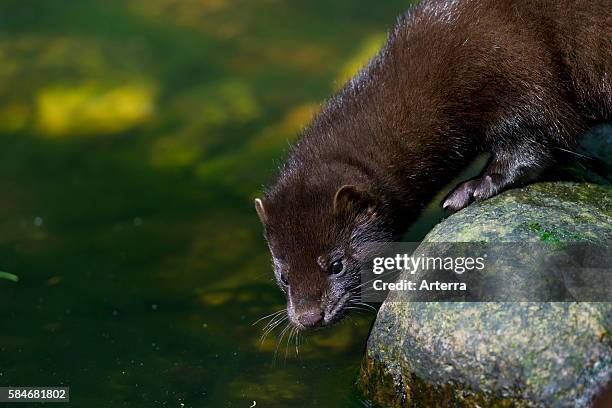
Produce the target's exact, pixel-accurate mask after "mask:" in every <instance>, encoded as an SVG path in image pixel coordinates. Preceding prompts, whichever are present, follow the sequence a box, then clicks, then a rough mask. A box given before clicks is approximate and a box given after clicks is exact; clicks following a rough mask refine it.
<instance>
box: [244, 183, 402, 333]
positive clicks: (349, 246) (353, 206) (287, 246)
mask: <svg viewBox="0 0 612 408" xmlns="http://www.w3.org/2000/svg"><path fill="white" fill-rule="evenodd" d="M255 208H256V210H257V213H258V215H259V218H260V220H261V222H262V223H263V225H264V228H265V237H266V240H267V242H268V246H269V248H270V252H271V253H272V259H273V268H274V273H275V276H276V281H277V282H278V285H279V286H280V288H281V290H282V291H283V292H284V293H285V295H286V297H287V313H288V316H289V320H290V321H291V323H292V324H293V325H295V326H296V327H297V328H298V329H309V328H315V327H321V326H326V325H330V324H332V323H334V322H336V321H338V320H339V319H340V318H342V317H343V316H344V314H345V313H346V312H347V311H348V310H350V308H351V305H353V306H355V302H357V301H358V298H359V282H360V267H361V264H360V261H359V260H360V259H363V253H364V252H365V251H366V247H367V243H368V242H375V241H388V240H391V239H392V235H391V234H390V233H389V231H390V229H389V227H388V225H389V223H388V222H386V217H385V216H384V206H383V205H382V203H381V202H380V200H379V199H377V197H376V196H375V195H374V194H372V193H371V192H369V191H367V189H365V188H363V187H359V186H355V185H346V184H344V185H342V184H338V186H336V187H333V188H332V187H330V186H329V185H325V183H320V184H318V186H317V185H310V186H307V185H306V184H305V183H303V182H300V181H295V180H294V181H293V182H289V183H283V185H282V186H278V185H277V186H276V187H275V188H273V189H272V190H271V191H270V192H269V193H268V194H267V195H266V197H264V198H262V199H256V200H255Z"/></svg>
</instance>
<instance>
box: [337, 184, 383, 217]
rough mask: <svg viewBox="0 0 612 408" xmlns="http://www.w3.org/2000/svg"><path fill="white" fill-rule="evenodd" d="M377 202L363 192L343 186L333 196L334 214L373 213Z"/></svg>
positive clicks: (351, 186) (353, 187)
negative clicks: (351, 212) (350, 212)
mask: <svg viewBox="0 0 612 408" xmlns="http://www.w3.org/2000/svg"><path fill="white" fill-rule="evenodd" d="M377 204H378V201H377V200H376V198H375V197H374V196H372V195H371V194H370V193H368V192H367V191H365V190H362V189H360V188H359V187H355V186H353V185H344V186H342V187H340V188H339V189H338V191H336V194H335V195H334V212H335V213H337V212H341V211H343V210H344V211H346V210H348V211H363V210H367V211H368V213H374V212H375V210H376V206H377Z"/></svg>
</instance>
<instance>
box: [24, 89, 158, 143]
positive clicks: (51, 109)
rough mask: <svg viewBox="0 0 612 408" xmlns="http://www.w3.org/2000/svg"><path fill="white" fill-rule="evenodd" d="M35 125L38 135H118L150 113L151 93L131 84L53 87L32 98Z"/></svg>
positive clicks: (140, 121) (146, 117)
mask: <svg viewBox="0 0 612 408" xmlns="http://www.w3.org/2000/svg"><path fill="white" fill-rule="evenodd" d="M36 110H37V118H36V119H37V125H38V128H39V131H40V132H41V133H42V134H46V135H51V136H67V135H71V134H105V133H119V132H122V131H125V130H127V129H129V128H131V127H133V126H135V125H138V124H141V123H143V122H145V121H146V120H147V119H149V118H150V117H151V116H152V115H153V114H154V113H155V109H154V89H153V87H151V86H149V85H144V84H132V85H120V86H109V87H106V86H102V85H99V84H85V85H79V86H73V87H68V86H53V87H49V88H44V89H42V90H40V92H39V93H38V95H37V96H36Z"/></svg>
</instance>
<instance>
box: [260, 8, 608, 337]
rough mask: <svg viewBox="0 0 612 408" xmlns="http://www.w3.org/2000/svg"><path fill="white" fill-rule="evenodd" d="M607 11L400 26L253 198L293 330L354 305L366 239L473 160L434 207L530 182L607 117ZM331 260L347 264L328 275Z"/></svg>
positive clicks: (458, 204) (429, 14)
mask: <svg viewBox="0 0 612 408" xmlns="http://www.w3.org/2000/svg"><path fill="white" fill-rule="evenodd" d="M611 10H612V7H611V4H610V0H588V1H587V0H557V1H553V0H550V1H543V0H529V1H527V0H524V1H518V0H460V1H429V0H426V1H425V2H423V3H421V4H420V5H418V6H416V7H414V8H412V9H411V10H409V11H408V13H406V14H405V15H404V16H403V17H402V18H400V20H399V22H398V24H397V26H396V28H395V29H394V30H393V31H392V32H391V33H390V35H389V38H388V41H387V43H386V45H385V46H384V47H383V48H382V50H381V51H380V53H379V54H378V55H377V56H376V57H375V58H373V59H372V61H371V62H370V64H369V65H368V66H367V67H366V68H364V70H362V72H361V73H360V74H359V75H357V76H356V77H355V78H354V79H353V80H351V81H350V82H349V83H348V84H346V86H345V87H344V88H343V89H342V90H341V91H340V92H339V93H338V94H337V95H336V96H335V97H333V98H332V99H331V100H330V101H329V102H328V103H327V104H326V106H325V107H324V108H323V110H322V111H321V113H319V115H318V116H317V117H316V118H315V119H314V121H313V122H312V124H311V125H310V126H309V127H308V128H307V129H306V130H305V131H304V132H303V135H302V136H301V138H300V139H299V141H298V142H297V143H296V145H295V146H294V148H293V149H292V152H291V154H290V155H289V158H288V160H287V162H286V163H285V165H284V166H283V167H282V169H281V173H280V176H279V177H278V180H277V181H276V183H275V184H274V185H273V186H272V187H271V188H270V189H269V190H268V191H267V193H266V195H265V197H264V198H263V199H262V200H260V201H258V203H257V209H258V213H259V215H260V218H261V219H262V221H263V222H264V225H265V229H266V237H267V240H268V243H269V246H270V249H271V251H272V254H273V258H274V265H275V272H276V275H277V277H278V279H279V282H281V278H282V279H283V280H285V281H286V282H287V283H288V285H286V284H283V283H280V285H281V287H282V288H283V290H285V291H286V293H287V297H288V312H289V316H290V318H291V321H292V322H293V323H294V324H295V325H296V326H297V327H299V328H304V327H313V326H318V325H325V324H327V323H330V322H332V321H334V320H336V319H337V318H338V317H339V316H341V315H342V311H343V310H345V309H346V307H347V305H350V304H352V303H354V302H356V300H354V298H353V297H352V295H351V294H350V292H351V290H352V289H354V288H355V285H357V282H358V276H356V271H357V269H358V268H359V264H358V261H357V258H358V256H356V254H358V253H359V251H361V250H362V246H363V243H364V242H369V241H385V240H392V239H396V238H398V237H399V236H400V235H401V233H402V232H403V231H404V230H405V228H406V227H407V225H408V224H409V223H410V222H411V221H413V220H414V219H415V218H416V216H417V215H418V214H419V212H420V210H421V209H422V208H423V206H424V205H425V204H426V203H427V202H428V201H429V200H430V199H431V198H432V196H433V194H434V193H435V192H437V191H439V190H440V189H441V188H442V187H443V186H444V185H445V184H446V183H448V182H449V181H450V180H451V179H452V178H453V177H454V176H456V174H457V172H458V171H459V170H461V169H462V168H464V167H465V166H466V164H468V163H469V161H470V160H472V159H473V158H474V157H475V156H476V155H477V154H479V153H482V152H489V153H491V161H490V163H489V165H488V167H487V168H486V169H485V170H484V172H483V174H482V175H481V176H480V177H478V178H476V179H474V180H470V181H467V182H465V183H462V184H460V185H459V186H457V188H456V189H455V190H454V191H453V192H452V193H451V194H450V195H449V196H448V198H447V200H446V201H445V204H444V205H445V207H447V208H449V209H451V210H458V209H461V208H463V207H465V206H467V205H468V204H469V203H470V201H472V200H474V199H476V200H482V199H486V198H488V197H491V196H492V195H495V194H497V193H498V192H499V191H501V190H503V189H505V188H508V187H510V186H515V185H519V184H523V183H527V182H530V181H532V180H534V179H535V178H536V177H538V175H539V174H540V173H541V172H542V171H543V170H544V169H546V168H547V167H550V166H552V165H553V164H554V163H555V155H556V151H558V148H561V149H571V148H572V147H573V145H574V143H575V141H576V139H577V137H578V135H580V134H581V133H582V132H584V131H585V130H586V129H587V128H589V127H590V126H592V125H593V124H595V123H596V122H599V121H605V120H610V119H611V118H612V113H611V112H612V77H611V76H612V11H611ZM343 186H347V187H344V188H342V187H343ZM340 190H341V191H340ZM335 260H341V261H342V263H343V267H344V269H343V271H342V272H341V273H338V274H335V275H330V274H329V271H330V267H331V266H330V265H331V263H332V262H334V261H335Z"/></svg>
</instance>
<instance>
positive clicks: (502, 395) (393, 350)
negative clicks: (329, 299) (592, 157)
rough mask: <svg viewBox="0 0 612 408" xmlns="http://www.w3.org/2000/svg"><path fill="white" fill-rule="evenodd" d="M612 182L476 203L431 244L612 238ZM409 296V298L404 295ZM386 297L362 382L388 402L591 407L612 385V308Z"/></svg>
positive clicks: (519, 192)
mask: <svg viewBox="0 0 612 408" xmlns="http://www.w3.org/2000/svg"><path fill="white" fill-rule="evenodd" d="M611 192H612V190H611V189H610V187H607V186H596V185H592V184H573V183H541V184H535V185H532V186H529V187H527V188H523V189H515V190H511V191H508V192H506V193H503V194H501V195H500V196H498V197H495V198H493V199H490V200H487V201H485V202H483V203H477V204H474V205H471V206H470V207H468V208H467V209H465V210H463V211H461V212H459V213H457V214H454V215H453V216H451V217H449V218H448V219H447V220H445V221H444V222H442V223H440V224H439V225H438V226H436V227H435V228H434V229H433V230H432V231H431V232H430V234H429V235H428V236H427V237H426V239H425V241H427V242H449V241H453V242H483V241H486V242H529V241H534V242H535V241H540V242H541V241H543V242H548V243H551V245H554V244H556V243H563V242H571V241H587V242H594V243H602V242H606V241H610V240H611V239H612V194H611ZM402 297H404V298H403V299H402ZM409 300H410V298H409V295H408V294H406V292H395V293H394V294H393V295H392V296H390V298H389V299H388V300H387V301H385V303H384V304H383V305H382V308H381V309H380V311H379V313H378V317H377V320H376V323H375V325H374V328H373V330H372V333H371V335H370V339H369V341H368V349H367V353H366V358H365V361H364V364H363V366H362V373H361V377H360V380H359V382H358V384H359V387H360V389H361V391H362V392H363V393H364V394H365V396H366V398H368V399H370V400H372V401H374V402H376V403H378V404H381V405H384V406H418V407H421V406H423V407H429V406H442V407H453V406H456V407H464V406H465V407H477V406H478V407H506V406H507V407H589V406H591V405H592V402H593V397H594V396H595V395H596V394H597V393H598V392H600V391H601V389H602V388H603V387H604V386H605V384H606V383H607V382H609V381H611V380H612V335H611V330H610V329H611V327H612V324H611V323H612V304H611V303H585V302H582V303H576V302H572V303H570V302H557V303H543V302H521V303H511V302H489V303H449V302H446V303H425V302H417V303H414V302H412V303H411V302H409Z"/></svg>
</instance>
